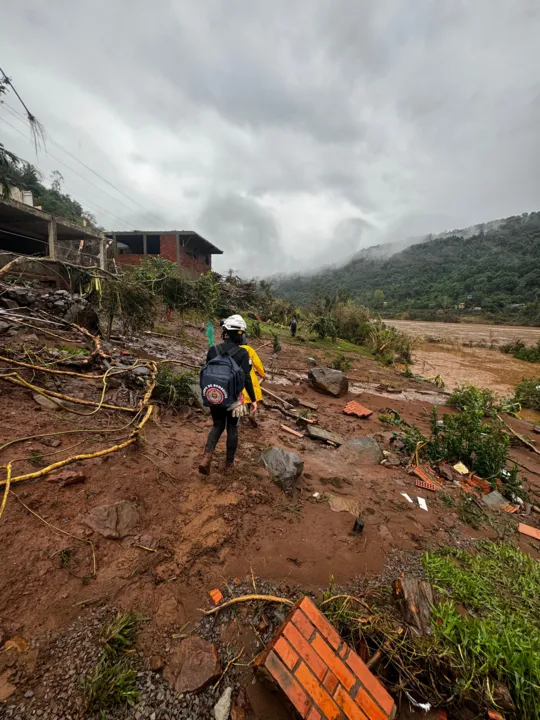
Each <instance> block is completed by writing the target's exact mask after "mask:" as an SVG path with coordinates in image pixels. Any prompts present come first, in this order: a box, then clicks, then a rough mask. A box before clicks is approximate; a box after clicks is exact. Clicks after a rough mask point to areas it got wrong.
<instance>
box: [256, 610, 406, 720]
mask: <svg viewBox="0 0 540 720" xmlns="http://www.w3.org/2000/svg"><path fill="white" fill-rule="evenodd" d="M255 667H256V668H257V671H258V672H259V673H260V674H261V675H262V676H263V677H264V678H265V679H266V680H268V681H270V682H271V683H272V684H273V685H274V686H277V687H278V688H279V690H280V691H281V692H282V693H284V695H285V696H286V698H287V699H288V701H289V703H290V704H291V705H292V706H293V707H294V709H295V710H296V712H297V714H298V716H299V717H301V718H307V720H343V719H344V718H347V719H348V720H389V718H393V717H394V715H395V712H396V707H395V704H394V701H393V700H392V698H391V696H390V695H389V694H388V692H387V691H386V690H385V688H384V687H383V686H382V685H381V683H380V682H379V681H378V680H377V678H376V677H375V676H374V675H373V673H372V672H371V671H370V670H369V669H368V667H367V666H366V665H365V663H364V662H363V661H362V660H361V659H360V657H358V655H357V654H356V653H355V652H354V651H353V650H352V649H351V648H350V647H349V646H348V645H347V644H346V643H345V642H343V640H342V639H341V638H340V636H339V635H338V633H337V632H336V630H335V628H334V627H332V625H331V624H330V623H329V622H328V620H327V619H326V618H325V617H324V615H323V614H322V613H321V612H320V611H319V610H318V609H317V608H316V606H315V605H314V604H313V602H312V601H311V600H310V599H309V598H308V597H304V598H302V600H301V601H300V602H298V603H297V604H296V605H295V606H294V607H293V609H292V610H291V612H290V613H289V615H288V617H287V619H286V620H285V622H284V624H283V625H282V626H281V627H280V628H279V630H278V631H277V632H276V634H275V636H274V638H273V639H272V642H271V643H270V645H269V646H268V647H267V648H266V650H265V651H264V652H263V653H262V654H261V655H260V656H259V657H258V658H257V660H256V662H255Z"/></svg>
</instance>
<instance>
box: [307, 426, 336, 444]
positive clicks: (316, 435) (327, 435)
mask: <svg viewBox="0 0 540 720" xmlns="http://www.w3.org/2000/svg"><path fill="white" fill-rule="evenodd" d="M307 433H308V435H309V437H310V438H312V440H322V441H323V442H332V443H334V444H335V445H343V440H342V439H341V438H340V436H339V435H336V434H335V433H333V432H329V431H328V430H324V429H323V428H321V427H319V426H318V425H308V427H307Z"/></svg>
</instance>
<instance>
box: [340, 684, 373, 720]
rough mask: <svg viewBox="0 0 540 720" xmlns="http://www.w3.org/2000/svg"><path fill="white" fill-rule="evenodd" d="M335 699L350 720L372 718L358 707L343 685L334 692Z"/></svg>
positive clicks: (368, 719) (367, 719)
mask: <svg viewBox="0 0 540 720" xmlns="http://www.w3.org/2000/svg"><path fill="white" fill-rule="evenodd" d="M334 700H335V701H336V702H337V704H338V705H339V707H340V708H341V709H342V710H343V712H344V713H345V715H346V717H347V718H348V720H370V718H369V717H368V716H367V715H366V714H365V713H364V712H363V711H362V710H360V708H359V707H358V705H357V704H356V703H355V702H354V700H353V699H352V698H351V697H350V696H349V695H348V694H347V693H346V692H345V690H344V689H343V688H342V687H341V685H340V686H339V687H338V689H337V690H336V692H335V693H334Z"/></svg>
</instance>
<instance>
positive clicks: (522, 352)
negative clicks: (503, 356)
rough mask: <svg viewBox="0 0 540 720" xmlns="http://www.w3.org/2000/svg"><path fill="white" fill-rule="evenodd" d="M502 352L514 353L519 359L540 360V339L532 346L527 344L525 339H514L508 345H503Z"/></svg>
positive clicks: (527, 360)
mask: <svg viewBox="0 0 540 720" xmlns="http://www.w3.org/2000/svg"><path fill="white" fill-rule="evenodd" d="M501 352H503V353H507V354H509V355H513V356H514V357H515V358H517V359H518V360H525V361H526V362H534V363H536V362H540V340H538V342H537V343H536V345H533V346H532V347H529V346H527V345H525V343H524V342H523V340H513V341H512V342H510V343H507V344H506V345H501Z"/></svg>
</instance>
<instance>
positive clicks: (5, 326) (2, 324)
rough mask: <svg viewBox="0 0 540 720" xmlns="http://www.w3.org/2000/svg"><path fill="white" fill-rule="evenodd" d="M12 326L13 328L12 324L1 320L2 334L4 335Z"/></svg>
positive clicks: (0, 328)
mask: <svg viewBox="0 0 540 720" xmlns="http://www.w3.org/2000/svg"><path fill="white" fill-rule="evenodd" d="M10 328H11V325H10V324H9V323H7V322H1V321H0V335H3V334H4V333H5V332H7V331H8V330H9V329H10Z"/></svg>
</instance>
